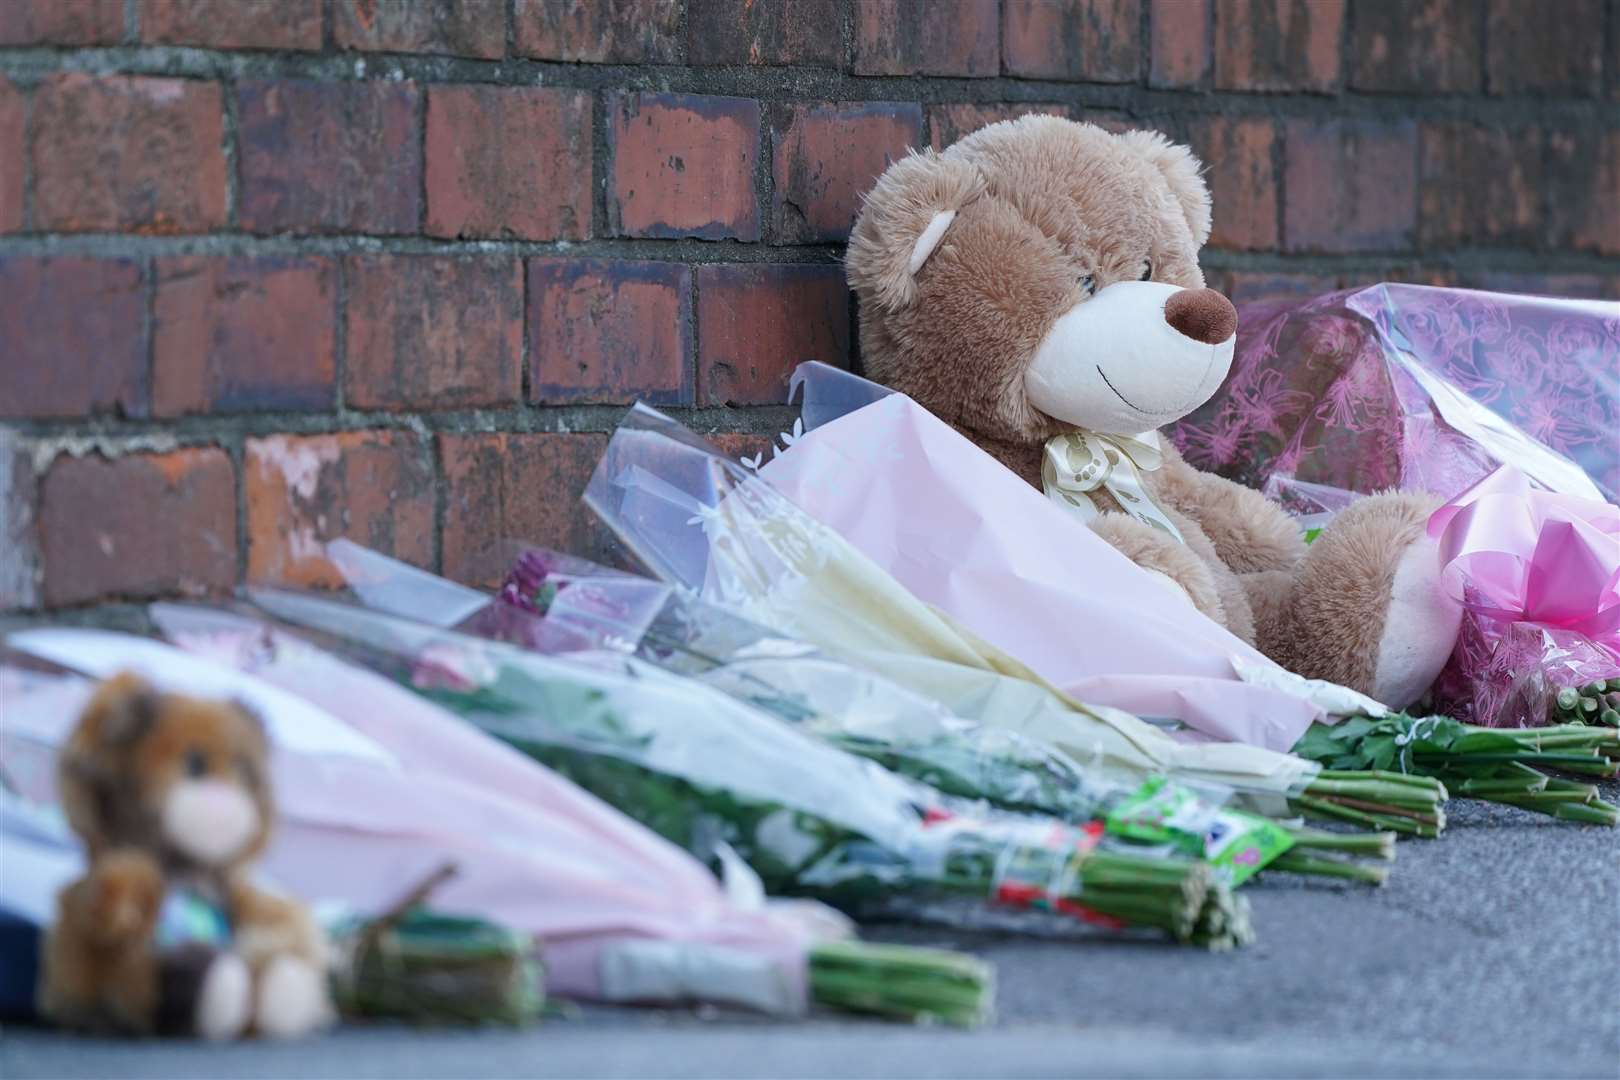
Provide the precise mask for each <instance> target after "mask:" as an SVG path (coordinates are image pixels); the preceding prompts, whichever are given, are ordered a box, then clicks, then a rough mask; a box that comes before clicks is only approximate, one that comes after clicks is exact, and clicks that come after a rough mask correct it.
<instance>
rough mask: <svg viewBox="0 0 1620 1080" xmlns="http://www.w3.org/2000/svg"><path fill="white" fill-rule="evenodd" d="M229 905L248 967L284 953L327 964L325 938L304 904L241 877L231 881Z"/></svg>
mask: <svg viewBox="0 0 1620 1080" xmlns="http://www.w3.org/2000/svg"><path fill="white" fill-rule="evenodd" d="M230 904H231V926H232V928H233V930H234V932H235V935H236V949H237V951H238V952H239V953H241V954H242V958H243V959H244V960H246V961H247V962H248V966H249V967H252V968H255V969H257V968H259V967H262V966H263V965H264V964H266V963H268V962H269V960H270V959H271V958H272V957H275V956H278V955H284V954H291V955H293V956H296V957H298V958H299V959H301V960H305V961H308V962H309V963H311V964H315V965H317V966H324V965H325V962H326V944H325V939H324V937H323V935H322V934H321V932H320V930H319V929H318V928H317V927H316V925H315V920H314V919H312V918H311V917H310V915H309V912H308V911H307V910H306V909H305V908H304V906H303V905H302V904H299V903H297V902H296V901H293V900H288V899H286V898H284V897H281V896H277V895H275V894H273V893H269V892H265V891H264V890H262V889H258V888H255V887H254V886H253V885H252V884H250V883H248V882H246V881H242V880H237V881H234V882H232V884H231V887H230Z"/></svg>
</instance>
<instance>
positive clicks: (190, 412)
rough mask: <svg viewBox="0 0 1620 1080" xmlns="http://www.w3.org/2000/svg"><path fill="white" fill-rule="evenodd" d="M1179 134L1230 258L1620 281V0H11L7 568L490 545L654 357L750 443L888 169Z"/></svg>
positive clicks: (0, 64)
mask: <svg viewBox="0 0 1620 1080" xmlns="http://www.w3.org/2000/svg"><path fill="white" fill-rule="evenodd" d="M1031 109H1038V110H1041V111H1045V112H1053V113H1058V114H1061V115H1066V116H1072V117H1076V118H1082V119H1087V120H1093V121H1096V122H1098V123H1101V124H1105V125H1108V126H1110V127H1115V128H1125V127H1131V126H1136V125H1149V126H1156V127H1160V128H1163V129H1166V130H1168V131H1170V132H1172V133H1173V134H1175V135H1176V136H1178V137H1180V138H1183V139H1187V140H1190V141H1191V142H1192V143H1193V145H1194V146H1195V147H1196V148H1197V150H1198V152H1199V153H1200V154H1201V155H1202V157H1203V158H1204V161H1205V162H1206V164H1207V166H1208V169H1209V178H1210V183H1211V185H1212V187H1213V188H1214V192H1215V221H1216V224H1215V232H1214V237H1213V241H1212V244H1211V247H1210V250H1209V251H1208V253H1207V254H1206V257H1205V265H1206V268H1207V269H1208V271H1209V274H1210V276H1211V278H1212V280H1213V282H1214V283H1215V284H1216V285H1217V286H1219V287H1221V288H1224V289H1226V290H1228V291H1229V292H1230V293H1231V294H1232V295H1233V296H1234V297H1235V298H1236V299H1237V300H1238V301H1239V302H1240V303H1242V302H1245V301H1252V300H1254V299H1256V298H1259V297H1263V296H1270V295H1276V294H1291V293H1311V292H1316V291H1320V290H1325V289H1328V288H1331V287H1334V286H1337V285H1340V284H1349V283H1360V282H1368V281H1373V280H1377V279H1381V278H1385V279H1393V278H1405V279H1412V280H1419V281H1427V282H1442V283H1457V284H1468V285H1479V286H1487V287H1501V288H1508V289H1519V290H1533V291H1553V292H1567V293H1576V294H1583V295H1607V296H1615V295H1620V293H1617V289H1620V276H1617V273H1616V265H1617V257H1620V213H1617V212H1616V210H1615V197H1616V194H1617V193H1620V6H1617V3H1616V2H1614V0H1555V2H1549V3H1537V2H1534V0H416V2H407V0H128V2H126V0H4V2H3V3H0V514H3V520H0V526H3V528H0V610H4V609H12V610H16V609H24V610H27V609H35V608H49V607H68V606H79V605H89V604H94V603H101V602H105V601H109V600H110V601H134V600H139V599H144V598H148V597H153V596H161V595H171V594H177V593H178V594H188V593H201V592H210V591H219V590H223V589H226V588H228V587H229V586H230V585H232V584H233V583H234V582H236V581H238V580H240V579H242V578H244V577H246V578H252V579H256V580H270V581H291V582H297V583H322V582H327V581H330V580H331V570H330V568H329V567H328V566H327V565H326V564H325V563H324V562H323V561H322V559H321V558H320V544H321V542H322V541H324V540H326V539H328V538H331V537H335V536H339V535H346V536H352V537H354V538H356V539H358V540H360V541H362V542H365V543H368V544H371V545H373V546H376V547H379V548H381V549H383V550H385V551H392V552H394V553H396V554H398V555H400V556H402V557H404V558H408V559H411V560H413V561H415V562H419V563H422V564H425V565H428V566H431V567H435V568H438V569H441V570H443V571H444V572H446V573H449V574H452V575H454V576H457V577H461V578H464V579H467V580H473V581H488V580H490V579H491V577H492V576H493V575H494V574H495V573H496V572H497V571H498V569H499V562H498V559H499V547H498V542H499V540H500V539H501V538H502V537H503V536H508V535H517V536H526V537H529V538H531V539H535V540H540V541H545V542H549V543H554V544H562V545H571V546H579V547H583V548H585V549H588V550H589V549H594V548H596V547H598V546H599V545H600V543H601V542H602V537H601V534H600V531H599V530H598V529H597V528H596V527H594V526H593V525H592V524H591V523H590V522H589V521H588V520H586V518H585V517H584V515H582V514H581V513H580V512H579V511H578V510H577V503H576V496H577V493H578V491H579V488H580V486H581V484H582V482H583V481H584V479H585V477H586V476H587V475H588V473H589V470H590V469H591V467H592V465H593V463H594V462H595V460H596V457H597V455H598V454H599V452H600V451H601V448H602V446H603V443H604V440H605V437H606V433H607V432H609V431H611V430H612V428H613V425H614V423H615V422H616V420H617V418H618V416H619V415H620V412H621V409H622V406H624V405H625V404H627V403H629V402H630V401H632V400H634V399H636V398H638V397H639V398H645V399H646V400H648V401H651V402H654V403H657V404H658V405H660V406H662V407H665V408H667V409H669V410H670V411H672V412H674V413H675V414H676V415H677V416H679V417H681V418H682V419H684V420H686V421H687V422H688V423H690V424H692V425H693V426H694V427H696V428H698V429H700V430H703V431H708V432H713V433H717V434H720V435H721V436H722V438H723V441H724V442H725V444H726V445H728V446H729V447H731V448H733V449H736V450H738V451H746V450H748V449H751V448H755V447H757V446H759V445H760V444H761V441H762V437H763V436H764V435H766V434H768V433H772V432H775V431H777V430H779V429H780V428H781V427H782V426H783V425H784V424H785V422H786V421H787V419H788V418H789V416H790V411H789V410H788V409H786V408H784V407H783V406H782V404H781V403H782V400H783V396H784V380H785V378H786V375H787V373H788V371H789V370H790V369H791V367H792V366H793V365H794V364H795V363H797V362H798V361H800V360H809V359H816V360H825V361H828V362H831V363H838V364H846V363H852V362H853V363H858V357H856V356H855V355H854V345H853V342H854V340H855V335H854V333H853V332H852V326H851V322H852V318H853V315H852V307H851V304H850V301H849V296H848V293H847V291H846V290H845V288H844V284H843V276H842V272H841V269H840V266H839V259H840V256H841V254H842V251H841V246H840V245H841V243H842V241H843V239H844V237H845V235H846V233H847V230H848V227H849V224H850V219H851V217H852V215H853V214H854V212H855V209H856V207H857V205H858V196H859V194H860V192H861V191H862V190H863V189H864V188H865V187H866V186H867V185H868V184H869V183H870V181H871V180H872V178H873V176H874V175H875V174H876V173H877V172H879V171H880V170H881V169H882V168H883V167H884V165H885V164H886V163H887V162H888V161H890V160H892V159H893V158H894V157H895V156H897V155H899V154H901V153H903V152H904V151H905V149H906V148H907V147H908V146H928V145H932V146H944V145H948V144H949V143H950V142H951V141H953V140H955V139H956V138H958V137H960V136H961V135H963V134H965V133H967V132H968V131H971V130H973V129H974V128H975V127H978V126H980V125H982V124H984V123H987V122H990V121H993V120H997V119H1001V118H1003V117H1008V116H1014V115H1017V114H1019V113H1021V112H1024V111H1028V110H1031Z"/></svg>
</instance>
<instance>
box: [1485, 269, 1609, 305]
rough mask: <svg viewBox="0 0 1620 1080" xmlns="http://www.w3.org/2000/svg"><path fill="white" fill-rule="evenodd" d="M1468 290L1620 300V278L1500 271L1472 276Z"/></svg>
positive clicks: (1578, 298) (1598, 275) (1596, 275)
mask: <svg viewBox="0 0 1620 1080" xmlns="http://www.w3.org/2000/svg"><path fill="white" fill-rule="evenodd" d="M1467 286H1468V288H1471V289H1485V290H1488V291H1490V292H1504V293H1530V294H1531V295H1534V296H1564V297H1572V298H1574V299H1577V300H1609V299H1620V275H1615V274H1607V275H1605V274H1542V273H1534V272H1531V273H1522V272H1512V271H1496V272H1493V273H1488V274H1475V275H1470V276H1469V278H1468V282H1467Z"/></svg>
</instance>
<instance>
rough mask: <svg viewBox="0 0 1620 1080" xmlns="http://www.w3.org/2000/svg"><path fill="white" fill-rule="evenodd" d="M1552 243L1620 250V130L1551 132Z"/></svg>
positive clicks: (1616, 252)
mask: <svg viewBox="0 0 1620 1080" xmlns="http://www.w3.org/2000/svg"><path fill="white" fill-rule="evenodd" d="M1547 146H1548V151H1549V155H1548V161H1549V165H1550V168H1548V170H1547V173H1546V182H1547V184H1548V186H1549V194H1548V198H1547V218H1548V220H1547V228H1548V243H1549V244H1550V245H1551V246H1553V247H1555V248H1576V249H1578V250H1581V251H1596V252H1599V253H1601V254H1604V255H1620V210H1617V208H1616V201H1617V199H1620V130H1617V129H1615V128H1605V129H1600V130H1596V131H1587V132H1579V133H1577V132H1572V131H1551V132H1549V133H1548V135H1547Z"/></svg>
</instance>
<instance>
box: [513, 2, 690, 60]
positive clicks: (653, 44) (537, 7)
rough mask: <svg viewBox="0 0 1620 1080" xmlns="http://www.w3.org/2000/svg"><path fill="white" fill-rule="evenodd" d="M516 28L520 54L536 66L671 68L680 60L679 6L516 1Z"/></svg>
mask: <svg viewBox="0 0 1620 1080" xmlns="http://www.w3.org/2000/svg"><path fill="white" fill-rule="evenodd" d="M688 18H691V15H688ZM512 23H513V44H514V46H515V47H516V49H517V51H518V53H519V54H520V55H523V56H532V57H534V58H536V59H538V60H566V61H569V62H571V63H586V64H672V63H675V62H676V61H677V60H679V59H680V48H679V37H678V33H677V32H678V31H679V29H680V24H681V6H680V0H514V3H513V7H512Z"/></svg>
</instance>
